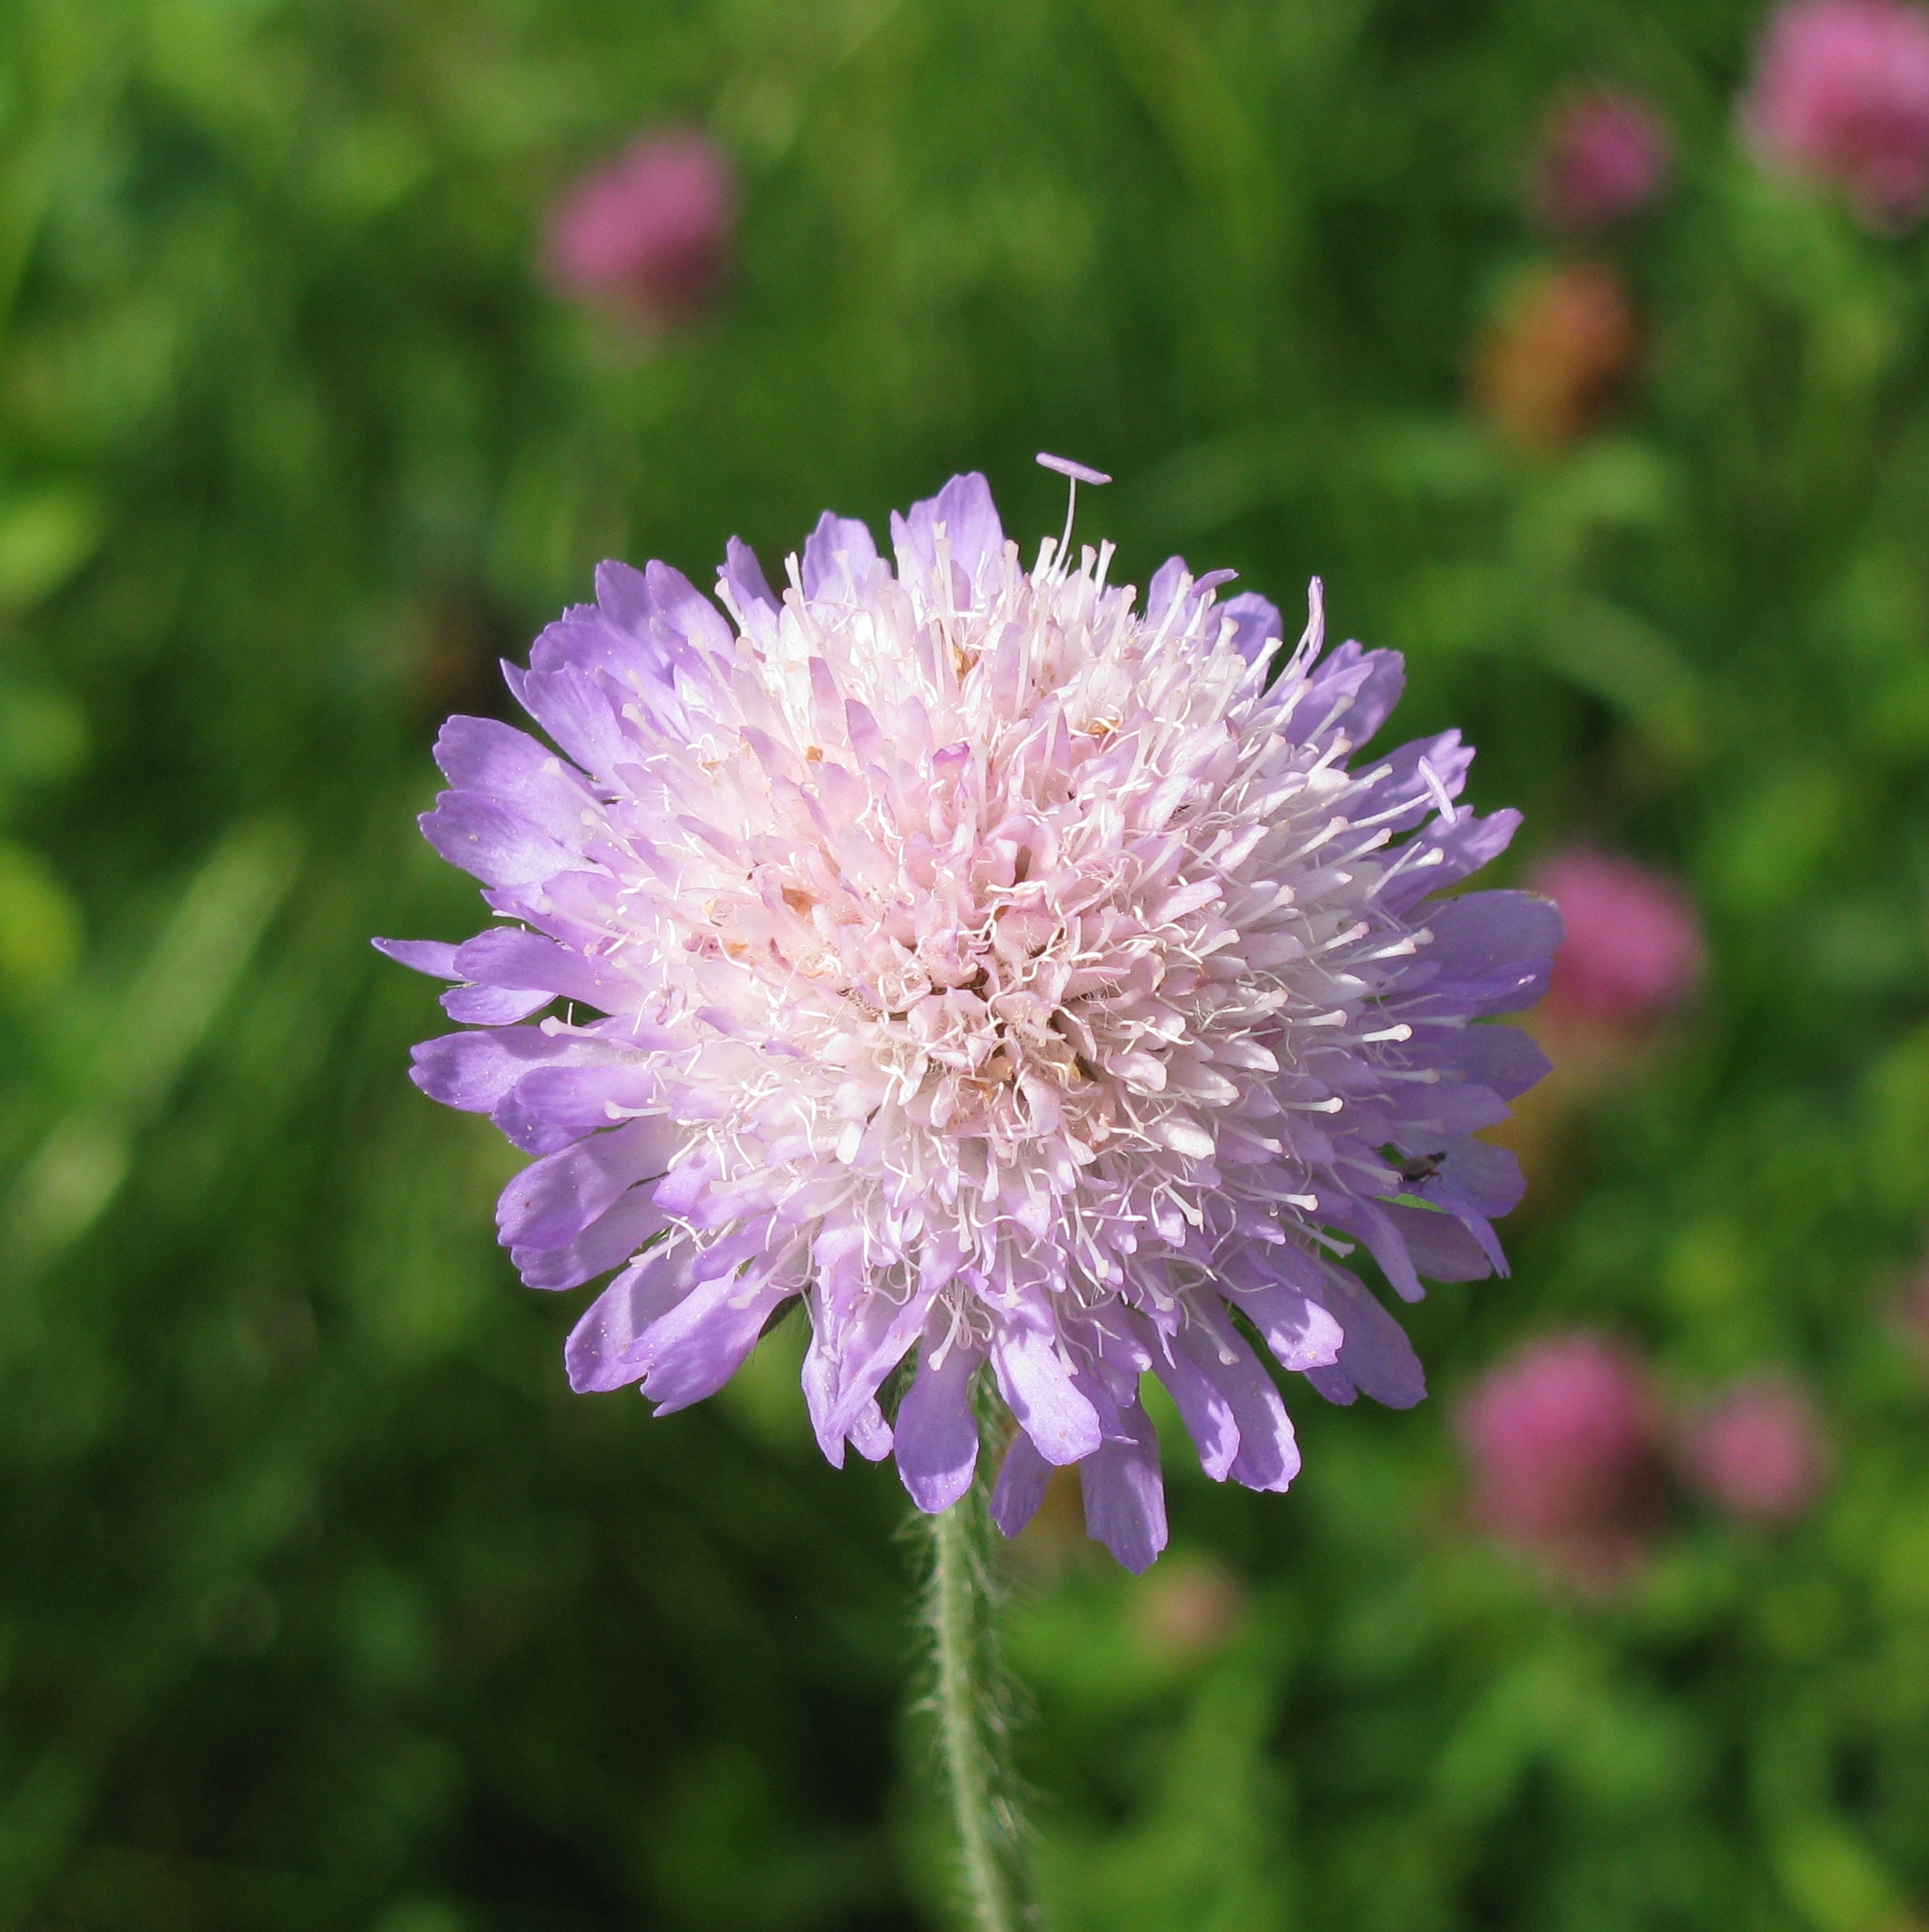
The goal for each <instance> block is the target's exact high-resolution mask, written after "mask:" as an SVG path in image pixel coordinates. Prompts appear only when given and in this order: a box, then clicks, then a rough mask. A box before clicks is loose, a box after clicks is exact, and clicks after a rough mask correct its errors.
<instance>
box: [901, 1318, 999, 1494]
mask: <svg viewBox="0 0 1929 1932" xmlns="http://www.w3.org/2000/svg"><path fill="white" fill-rule="evenodd" d="M940 1346H941V1347H942V1342H941V1343H940ZM943 1352H944V1359H943V1360H942V1362H940V1363H939V1364H938V1365H937V1367H936V1368H933V1366H932V1354H933V1350H932V1347H931V1345H930V1344H929V1343H928V1342H927V1344H926V1347H925V1351H924V1358H923V1359H921V1360H920V1361H919V1363H918V1365H917V1375H916V1377H915V1378H914V1379H913V1381H912V1384H911V1386H910V1387H909V1388H908V1389H906V1391H905V1398H904V1400H903V1401H902V1402H901V1403H900V1404H898V1405H897V1474H898V1476H900V1477H901V1478H902V1479H903V1482H904V1485H905V1487H906V1490H908V1491H909V1492H910V1495H911V1500H912V1502H914V1503H916V1504H917V1506H918V1508H919V1509H921V1510H923V1511H924V1513H925V1514H926V1515H927V1516H935V1515H936V1514H937V1513H938V1512H939V1511H940V1510H948V1509H949V1508H950V1507H951V1504H952V1503H955V1502H957V1500H958V1499H959V1497H960V1496H961V1495H963V1494H964V1493H965V1491H966V1490H968V1489H969V1488H970V1486H971V1476H972V1472H973V1471H974V1470H975V1469H976V1468H977V1467H978V1420H977V1418H976V1417H975V1416H974V1415H973V1414H972V1413H971V1377H972V1375H973V1374H974V1372H975V1371H976V1370H977V1368H978V1364H979V1363H980V1362H982V1361H983V1360H984V1357H983V1356H982V1355H978V1354H975V1353H973V1352H972V1351H971V1350H969V1349H963V1348H959V1347H956V1346H953V1347H951V1348H950V1349H946V1350H944V1351H943Z"/></svg>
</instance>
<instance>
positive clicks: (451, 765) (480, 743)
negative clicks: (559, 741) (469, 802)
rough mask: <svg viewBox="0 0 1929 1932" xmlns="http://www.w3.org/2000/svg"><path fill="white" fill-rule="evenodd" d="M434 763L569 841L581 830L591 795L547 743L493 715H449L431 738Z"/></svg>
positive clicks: (463, 786)
mask: <svg viewBox="0 0 1929 1932" xmlns="http://www.w3.org/2000/svg"><path fill="white" fill-rule="evenodd" d="M436 763H437V764H438V765H439V766H440V767H441V768H442V772H443V775H444V776H445V777H446V779H447V780H448V781H449V783H450V784H451V785H452V786H454V787H455V790H458V791H462V792H467V793H469V794H471V795H472V796H473V797H475V798H478V799H483V800H485V801H486V802H488V803H490V804H492V805H499V806H500V807H501V808H503V809H504V810H505V811H507V812H509V813H512V814H513V815H515V816H516V817H519V818H522V819H524V820H526V821H527V823H528V824H530V825H532V826H536V828H537V829H538V830H539V831H543V832H546V833H547V834H548V835H550V837H552V838H554V839H555V840H556V841H557V842H558V843H559V844H564V845H568V844H573V843H574V842H575V841H577V840H580V839H581V835H582V815H583V813H584V812H585V811H586V810H592V809H593V808H595V805H596V796H595V794H594V793H593V792H592V791H590V789H589V787H588V786H587V785H585V784H584V783H583V782H582V781H581V778H579V777H578V776H577V774H576V773H575V772H572V771H571V770H570V768H569V767H568V766H567V765H565V764H564V763H563V761H562V759H560V758H558V757H557V756H556V754H554V752H553V751H551V750H550V749H549V747H548V746H547V745H539V744H538V743H537V742H536V740H535V739H534V738H532V737H531V736H529V735H528V733H527V732H526V731H518V730H517V729H516V728H515V727H514V726H512V725H505V724H502V723H501V722H500V721H499V720H498V719H496V718H463V717H460V716H458V717H455V718H450V719H448V721H447V722H446V724H445V725H444V726H443V727H442V730H441V732H440V733H439V735H438V736H437V739H436Z"/></svg>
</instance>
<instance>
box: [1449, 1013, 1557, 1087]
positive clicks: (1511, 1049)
mask: <svg viewBox="0 0 1929 1932" xmlns="http://www.w3.org/2000/svg"><path fill="white" fill-rule="evenodd" d="M1427 1062H1428V1064H1429V1065H1432V1066H1436V1067H1438V1068H1440V1069H1441V1070H1443V1071H1447V1070H1454V1071H1457V1072H1459V1073H1460V1074H1461V1075H1462V1076H1463V1077H1464V1078H1465V1079H1467V1080H1469V1081H1472V1082H1476V1083H1478V1084H1479V1085H1480V1086H1482V1087H1484V1088H1487V1089H1488V1091H1489V1092H1491V1093H1494V1094H1497V1095H1499V1096H1500V1097H1501V1099H1502V1100H1511V1099H1513V1098H1514V1097H1515V1096H1516V1095H1519V1094H1524V1093H1525V1092H1526V1091H1527V1090H1528V1088H1530V1087H1531V1086H1533V1085H1534V1083H1535V1082H1536V1081H1537V1080H1538V1079H1541V1078H1542V1076H1543V1075H1545V1074H1546V1073H1549V1072H1551V1071H1552V1070H1553V1063H1552V1062H1551V1061H1549V1060H1548V1058H1547V1056H1546V1054H1545V1053H1544V1052H1541V1050H1540V1047H1539V1045H1538V1043H1537V1042H1536V1041H1535V1039H1534V1038H1533V1036H1532V1035H1531V1034H1525V1033H1522V1032H1521V1030H1520V1029H1519V1027H1518V1026H1468V1027H1465V1028H1463V1029H1461V1030H1460V1031H1459V1032H1457V1033H1456V1034H1454V1035H1453V1036H1452V1037H1451V1038H1450V1039H1448V1040H1447V1041H1446V1042H1444V1043H1440V1044H1438V1045H1436V1046H1430V1047H1429V1051H1428V1053H1427Z"/></svg>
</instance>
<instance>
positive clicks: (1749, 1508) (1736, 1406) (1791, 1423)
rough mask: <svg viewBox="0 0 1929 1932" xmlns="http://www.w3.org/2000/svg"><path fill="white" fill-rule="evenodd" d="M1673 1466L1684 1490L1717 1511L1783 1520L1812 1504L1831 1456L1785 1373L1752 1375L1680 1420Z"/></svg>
mask: <svg viewBox="0 0 1929 1932" xmlns="http://www.w3.org/2000/svg"><path fill="white" fill-rule="evenodd" d="M1676 1461H1677V1464H1678V1466H1679V1467H1680V1469H1681V1476H1682V1479H1683V1481H1684V1482H1686V1483H1687V1485H1689V1487H1690V1488H1691V1489H1693V1490H1695V1491H1697V1492H1698V1493H1699V1494H1701V1495H1702V1496H1704V1497H1706V1498H1707V1499H1708V1501H1709V1502H1711V1503H1714V1504H1715V1505H1716V1506H1717V1508H1718V1509H1721V1510H1724V1511H1726V1512H1727V1513H1728V1514H1729V1515H1731V1516H1737V1517H1740V1518H1741V1519H1742V1520H1743V1521H1747V1522H1759V1523H1781V1522H1789V1521H1793V1520H1794V1519H1795V1518H1796V1517H1798V1516H1801V1515H1804V1514H1806V1513H1807V1511H1808V1509H1809V1508H1810V1507H1811V1505H1812V1504H1813V1503H1815V1500H1816V1497H1817V1496H1818V1495H1819V1494H1821V1491H1822V1485H1823V1484H1824V1483H1825V1481H1826V1479H1827V1476H1828V1468H1829V1461H1830V1458H1829V1451H1828V1445H1827V1442H1826V1441H1825V1439H1824V1437H1823V1434H1822V1431H1821V1426H1820V1424H1819V1423H1818V1422H1817V1421H1816V1413H1815V1404H1814V1403H1813V1401H1811V1400H1810V1398H1809V1395H1808V1392H1807V1389H1805V1388H1803V1387H1802V1386H1801V1385H1800V1384H1799V1383H1798V1382H1796V1381H1793V1380H1791V1379H1790V1378H1789V1377H1785V1376H1755V1377H1750V1378H1748V1379H1747V1380H1745V1381H1742V1382H1737V1383H1735V1385H1733V1386H1731V1387H1729V1388H1727V1389H1725V1390H1723V1391H1722V1392H1721V1394H1719V1395H1717V1396H1716V1397H1714V1399H1713V1400H1712V1401H1710V1402H1708V1403H1706V1404H1703V1405H1702V1406H1701V1407H1699V1409H1697V1410H1695V1411H1693V1412H1691V1413H1690V1414H1689V1415H1688V1416H1687V1417H1686V1418H1685V1419H1684V1421H1683V1422H1682V1423H1681V1428H1680V1431H1679V1436H1678V1443H1677V1449H1676Z"/></svg>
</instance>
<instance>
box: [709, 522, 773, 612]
mask: <svg viewBox="0 0 1929 1932" xmlns="http://www.w3.org/2000/svg"><path fill="white" fill-rule="evenodd" d="M717 580H718V582H722V583H725V584H727V585H728V586H729V589H730V594H731V596H732V598H733V599H735V602H736V607H737V609H739V610H741V611H742V612H743V613H744V615H745V616H746V617H748V616H749V614H750V612H751V610H752V609H753V607H754V606H756V605H758V604H762V605H764V606H766V607H767V608H768V609H771V610H776V609H780V605H779V604H778V601H777V600H776V598H775V597H773V596H772V595H771V586H770V583H769V582H768V581H767V580H766V578H765V577H764V574H763V565H762V564H760V563H759V562H758V561H757V553H756V552H755V551H754V550H753V549H752V548H751V547H750V546H749V545H748V544H746V543H744V542H743V541H742V540H741V539H740V538H738V537H732V538H731V539H730V541H729V543H728V545H726V547H725V550H724V564H723V568H722V569H721V570H719V571H718V572H717Z"/></svg>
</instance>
